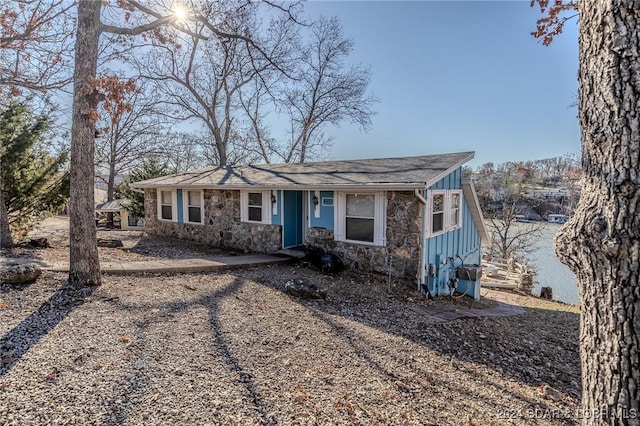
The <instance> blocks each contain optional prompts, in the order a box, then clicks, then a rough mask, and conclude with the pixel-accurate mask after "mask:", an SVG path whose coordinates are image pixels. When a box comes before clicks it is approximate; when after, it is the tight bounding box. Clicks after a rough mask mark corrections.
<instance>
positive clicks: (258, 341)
mask: <svg viewBox="0 0 640 426" xmlns="http://www.w3.org/2000/svg"><path fill="white" fill-rule="evenodd" d="M136 244H137V243H136ZM59 250H61V249H60V248H54V249H42V250H28V249H19V250H16V253H17V255H20V256H25V257H27V256H29V255H31V256H34V255H38V256H40V257H41V258H50V257H53V256H55V254H54V253H55V252H56V251H59ZM117 250H120V252H119V254H120V255H122V256H126V255H131V256H133V255H135V256H137V255H139V253H137V252H135V253H133V254H132V253H131V251H130V250H127V248H126V247H125V249H101V252H100V255H101V259H103V260H109V259H108V258H107V255H108V254H109V253H112V251H113V252H115V251H117ZM162 250H173V248H167V247H164V248H162ZM180 251H181V252H183V254H184V253H186V252H188V250H180ZM151 252H153V250H150V253H148V254H149V255H154V256H156V255H158V256H162V255H163V254H162V253H164V252H161V253H160V254H157V253H155V254H154V253H151ZM192 254H193V253H192ZM131 260H134V259H131ZM290 278H304V279H307V280H309V281H311V282H313V283H315V284H316V285H318V286H320V287H323V288H326V289H327V290H328V295H329V296H328V299H327V300H324V301H308V300H298V299H296V298H292V297H290V296H288V295H286V294H284V293H283V291H282V288H283V286H284V283H285V282H286V281H287V280H288V279H290ZM65 280H66V275H64V274H55V273H50V272H47V273H45V274H43V276H42V277H41V278H40V279H39V280H38V281H37V282H36V283H34V284H31V285H28V286H24V287H11V286H7V285H1V286H0V425H14V424H15V425H41V424H53V425H56V424H58V425H63V424H70V425H85V424H101V425H116V424H118V425H119V424H124V425H138V424H148V425H156V424H158V425H160V424H161V425H165V424H176V425H181V424H185V425H186V424H192V425H217V424H224V425H227V424H230V425H234V424H237V425H253V424H256V425H258V424H299V425H307V424H309V425H312V424H362V425H371V424H380V425H387V424H402V425H405V424H409V425H413V424H415V425H429V424H431V425H493V424H527V425H528V424H533V425H547V424H555V425H560V424H577V422H576V418H575V417H574V415H575V413H576V411H575V410H576V409H577V406H578V403H579V397H580V395H579V380H580V371H579V356H578V343H577V342H578V314H577V310H576V308H575V307H571V306H566V305H561V304H558V303H553V302H546V301H542V300H539V299H535V298H530V299H529V300H528V302H527V306H528V309H527V312H526V313H525V314H524V315H520V316H517V317H504V318H491V319H462V320H456V321H452V322H446V323H442V322H434V321H433V319H432V318H431V317H428V316H425V315H424V314H421V313H420V312H417V311H416V310H415V307H416V306H417V305H425V306H426V305H429V304H451V305H460V306H473V307H480V308H482V307H490V306H492V303H491V302H490V301H483V302H481V303H477V302H472V301H470V300H468V299H449V298H438V299H436V300H435V301H427V300H424V299H423V298H421V297H420V295H419V294H418V293H416V292H414V291H413V290H411V289H410V287H409V286H408V285H407V284H406V283H402V282H395V283H394V287H393V289H392V292H391V293H390V294H389V293H387V292H386V288H387V284H386V281H385V279H384V277H381V276H377V275H364V274H359V273H356V272H344V273H341V274H339V275H336V276H325V275H321V274H319V273H317V272H316V271H314V270H312V269H310V268H308V267H307V266H305V265H304V264H298V265H278V266H269V267H262V268H256V269H247V270H239V271H233V273H218V274H213V273H212V274H188V275H150V274H149V275H136V276H105V277H104V283H103V285H102V286H101V287H99V288H96V289H88V288H86V289H79V290H78V289H70V288H67V287H66V284H65Z"/></svg>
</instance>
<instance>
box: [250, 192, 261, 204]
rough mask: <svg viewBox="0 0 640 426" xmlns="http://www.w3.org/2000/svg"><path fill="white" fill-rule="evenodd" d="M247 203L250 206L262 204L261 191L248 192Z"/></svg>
mask: <svg viewBox="0 0 640 426" xmlns="http://www.w3.org/2000/svg"><path fill="white" fill-rule="evenodd" d="M249 205H250V206H262V193H261V192H250V193H249Z"/></svg>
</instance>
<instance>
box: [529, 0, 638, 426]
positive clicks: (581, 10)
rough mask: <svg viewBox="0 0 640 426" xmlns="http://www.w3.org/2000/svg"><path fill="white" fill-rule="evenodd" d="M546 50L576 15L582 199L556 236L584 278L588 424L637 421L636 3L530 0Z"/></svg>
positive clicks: (564, 255)
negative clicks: (537, 13) (536, 9)
mask: <svg viewBox="0 0 640 426" xmlns="http://www.w3.org/2000/svg"><path fill="white" fill-rule="evenodd" d="M534 3H537V4H539V5H540V6H541V8H542V10H543V12H546V13H547V16H546V17H545V18H543V19H542V20H540V21H539V22H538V29H537V31H536V32H535V33H534V35H535V36H537V37H541V38H542V39H543V40H544V43H545V44H549V43H550V42H551V41H552V40H553V37H554V36H556V35H557V34H559V33H561V32H562V28H563V25H564V24H565V22H566V21H567V19H568V18H569V17H570V16H572V15H574V14H575V13H576V11H577V14H578V17H579V22H580V30H579V63H580V69H579V72H578V81H579V101H578V111H579V112H578V117H579V121H580V129H581V138H582V168H583V177H582V195H581V197H580V200H579V202H578V206H577V208H576V212H575V214H574V216H573V217H572V218H571V220H570V221H569V222H568V223H567V224H566V225H565V226H564V227H563V228H562V229H561V230H560V232H559V233H558V234H557V236H556V253H557V255H558V257H559V258H560V259H561V260H562V261H563V262H564V263H565V264H566V265H568V266H569V267H570V268H571V270H572V271H573V272H574V273H575V274H576V276H577V278H578V285H579V290H580V291H579V293H580V307H581V311H582V314H581V317H580V358H581V364H582V408H583V411H582V412H584V413H592V415H590V416H582V419H581V421H582V424H584V425H587V424H589V425H592V424H608V425H638V424H640V385H639V384H640V214H638V210H639V209H640V120H639V119H638V106H639V105H640V2H637V1H622V0H582V1H580V2H574V1H570V2H566V1H562V0H556V1H555V2H553V3H552V4H551V5H550V4H549V2H548V1H546V0H545V1H543V0H537V1H536V0H534V1H533V2H532V4H534Z"/></svg>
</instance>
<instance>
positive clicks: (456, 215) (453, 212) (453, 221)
mask: <svg viewBox="0 0 640 426" xmlns="http://www.w3.org/2000/svg"><path fill="white" fill-rule="evenodd" d="M459 218H460V209H453V210H451V225H453V226H455V225H457V224H458V219H459Z"/></svg>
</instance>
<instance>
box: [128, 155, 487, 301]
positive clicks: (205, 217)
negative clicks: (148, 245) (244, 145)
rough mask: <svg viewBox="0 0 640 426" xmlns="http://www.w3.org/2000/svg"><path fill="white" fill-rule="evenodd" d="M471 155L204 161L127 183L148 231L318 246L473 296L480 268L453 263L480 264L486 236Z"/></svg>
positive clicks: (233, 243) (267, 246)
mask: <svg viewBox="0 0 640 426" xmlns="http://www.w3.org/2000/svg"><path fill="white" fill-rule="evenodd" d="M473 156H474V153H473V152H461V153H451V154H442V155H426V156H418V157H402V158H383V159H368V160H347V161H323V162H313V163H301V164H263V165H246V166H238V167H209V168H204V169H199V170H194V171H191V172H186V173H182V174H176V175H169V176H164V177H159V178H155V179H150V180H145V181H141V182H136V183H134V184H133V185H132V186H133V187H134V188H137V189H141V190H144V193H145V195H144V197H145V230H146V231H147V232H148V233H149V234H155V235H162V236H171V237H177V238H183V239H190V240H194V241H198V242H202V243H206V244H211V245H215V246H224V247H231V248H235V249H239V250H246V251H253V252H262V253H273V252H278V251H279V250H282V249H284V248H295V247H299V246H303V245H309V246H318V247H321V248H323V249H325V250H327V251H332V252H334V253H336V254H337V255H338V256H340V257H341V258H342V260H343V261H344V262H345V264H347V265H349V266H351V267H356V268H362V269H365V270H371V271H377V272H382V273H388V272H389V270H390V271H391V274H392V275H393V276H396V277H407V278H412V279H413V278H415V279H416V282H417V285H418V288H420V289H421V290H428V291H429V292H430V294H432V295H438V294H450V293H451V292H452V291H453V290H452V289H453V288H454V287H455V286H458V284H463V282H464V283H466V285H467V287H466V288H465V289H464V291H465V292H468V293H471V294H472V295H474V296H476V297H479V284H480V283H479V274H478V276H476V275H475V274H469V273H468V270H462V269H461V268H460V267H461V266H462V264H464V265H465V266H466V265H480V260H481V254H482V253H481V244H482V243H486V242H488V236H487V231H486V228H485V226H484V222H483V220H482V214H481V212H480V207H479V203H478V199H477V197H476V193H475V189H474V186H473V182H472V181H470V180H465V179H463V178H462V166H463V164H465V163H466V162H468V161H469V160H471V159H472V158H473ZM461 271H463V272H464V273H463V274H461V273H460V272H461ZM456 275H457V278H458V279H456ZM468 281H471V282H468ZM463 287H464V286H463V285H459V286H458V290H460V289H461V288H463Z"/></svg>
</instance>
